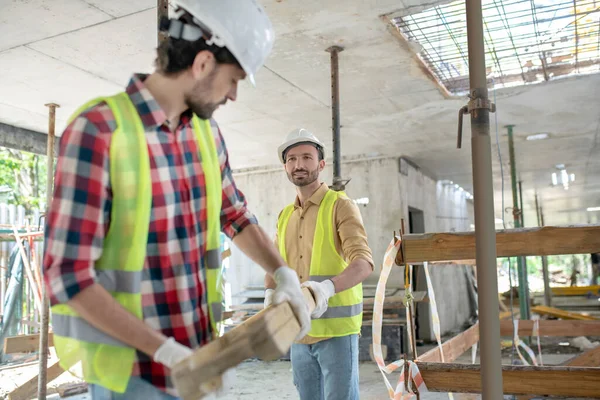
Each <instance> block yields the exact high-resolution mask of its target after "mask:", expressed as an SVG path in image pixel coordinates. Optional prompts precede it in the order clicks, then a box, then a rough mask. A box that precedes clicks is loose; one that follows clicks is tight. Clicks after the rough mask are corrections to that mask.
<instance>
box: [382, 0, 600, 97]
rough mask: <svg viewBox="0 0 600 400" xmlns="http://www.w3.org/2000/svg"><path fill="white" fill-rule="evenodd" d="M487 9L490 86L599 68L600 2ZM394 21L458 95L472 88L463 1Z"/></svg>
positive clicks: (495, 2)
mask: <svg viewBox="0 0 600 400" xmlns="http://www.w3.org/2000/svg"><path fill="white" fill-rule="evenodd" d="M482 11H483V28H484V40H485V47H486V51H485V59H486V60H485V61H486V66H487V69H486V73H487V78H488V85H490V84H492V83H493V86H494V87H496V88H502V87H511V86H520V85H527V84H535V83H540V82H545V81H549V80H553V79H557V78H560V77H566V76H572V75H577V74H590V73H598V72H600V1H598V0H568V1H562V0H558V1H550V0H484V1H483V7H482ZM391 23H392V24H393V25H394V26H395V27H396V28H397V29H398V31H399V32H400V33H401V34H402V36H403V37H404V39H406V40H407V41H408V42H409V43H416V44H417V46H416V47H417V48H418V49H420V51H418V52H417V53H418V55H419V58H420V60H421V62H423V63H424V64H425V65H426V66H427V67H428V68H429V69H430V70H431V71H432V72H433V74H434V75H435V77H436V79H437V80H438V82H439V83H440V84H441V85H443V86H444V87H445V88H446V89H447V90H448V91H449V92H450V93H451V94H454V95H463V94H465V93H468V91H469V67H468V48H467V47H468V46H467V20H466V15H465V2H464V1H455V2H452V3H449V4H446V5H442V6H436V7H433V8H430V9H428V10H425V11H423V12H420V13H417V14H413V15H406V16H400V17H396V18H393V19H391ZM492 80H493V81H492ZM490 87H491V86H490Z"/></svg>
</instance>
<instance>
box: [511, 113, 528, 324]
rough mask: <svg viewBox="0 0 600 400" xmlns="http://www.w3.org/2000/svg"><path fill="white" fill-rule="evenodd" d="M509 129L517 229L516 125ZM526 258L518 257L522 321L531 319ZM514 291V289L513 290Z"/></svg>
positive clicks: (518, 213)
mask: <svg viewBox="0 0 600 400" xmlns="http://www.w3.org/2000/svg"><path fill="white" fill-rule="evenodd" d="M506 128H507V129H508V154H509V156H510V181H511V185H512V197H513V220H514V224H515V228H521V227H522V225H521V210H520V209H519V192H518V189H517V166H516V162H515V144H514V138H513V128H514V125H506ZM524 261H525V260H524V257H517V274H518V280H519V311H520V313H521V319H529V301H528V298H529V293H528V292H529V291H528V290H527V268H526V266H525V262H524ZM511 290H512V288H511Z"/></svg>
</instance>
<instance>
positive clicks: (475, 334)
mask: <svg viewBox="0 0 600 400" xmlns="http://www.w3.org/2000/svg"><path fill="white" fill-rule="evenodd" d="M478 341H479V322H477V323H476V324H475V325H473V326H471V327H470V328H469V329H467V330H466V331H464V332H462V333H460V334H458V335H456V336H454V337H453V338H452V339H450V340H448V341H446V342H444V343H443V344H442V348H443V349H444V362H452V361H454V360H456V359H457V358H458V357H460V356H461V355H462V354H463V353H464V352H465V351H467V350H469V349H470V348H471V347H473V345H474V344H475V343H477V342H478ZM417 361H420V362H442V355H441V354H440V349H439V347H434V348H433V349H431V350H429V351H428V352H426V353H424V354H422V355H420V356H419V357H418V358H417Z"/></svg>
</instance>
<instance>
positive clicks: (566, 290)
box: [552, 285, 600, 296]
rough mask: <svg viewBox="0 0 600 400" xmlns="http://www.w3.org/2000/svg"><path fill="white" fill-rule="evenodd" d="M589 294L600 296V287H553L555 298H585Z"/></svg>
mask: <svg viewBox="0 0 600 400" xmlns="http://www.w3.org/2000/svg"><path fill="white" fill-rule="evenodd" d="M588 293H592V294H596V295H597V294H600V285H594V286H570V287H553V288H552V295H553V296H585V295H586V294H588Z"/></svg>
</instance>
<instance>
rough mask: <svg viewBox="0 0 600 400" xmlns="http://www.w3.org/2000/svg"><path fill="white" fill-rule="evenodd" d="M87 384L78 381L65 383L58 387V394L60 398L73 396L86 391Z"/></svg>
mask: <svg viewBox="0 0 600 400" xmlns="http://www.w3.org/2000/svg"><path fill="white" fill-rule="evenodd" d="M87 391H88V384H87V383H86V382H80V383H65V384H63V385H60V386H59V387H58V395H59V396H60V398H61V399H62V398H65V397H70V396H75V395H77V394H82V393H87Z"/></svg>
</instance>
